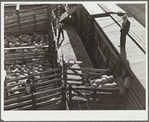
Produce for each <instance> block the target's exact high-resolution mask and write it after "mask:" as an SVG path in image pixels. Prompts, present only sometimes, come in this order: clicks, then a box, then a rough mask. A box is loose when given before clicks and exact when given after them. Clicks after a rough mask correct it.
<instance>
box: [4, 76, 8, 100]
mask: <svg viewBox="0 0 149 122" xmlns="http://www.w3.org/2000/svg"><path fill="white" fill-rule="evenodd" d="M6 86H7V82H6V78H5V80H4V97H5V99H6V100H7V99H8V91H7V89H5V87H6Z"/></svg>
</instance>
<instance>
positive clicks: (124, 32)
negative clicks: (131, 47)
mask: <svg viewBox="0 0 149 122" xmlns="http://www.w3.org/2000/svg"><path fill="white" fill-rule="evenodd" d="M122 19H123V24H122V27H121V30H120V32H121V37H120V45H119V47H125V43H126V35H127V34H128V31H129V28H130V22H129V20H128V16H127V14H124V15H123V18H122Z"/></svg>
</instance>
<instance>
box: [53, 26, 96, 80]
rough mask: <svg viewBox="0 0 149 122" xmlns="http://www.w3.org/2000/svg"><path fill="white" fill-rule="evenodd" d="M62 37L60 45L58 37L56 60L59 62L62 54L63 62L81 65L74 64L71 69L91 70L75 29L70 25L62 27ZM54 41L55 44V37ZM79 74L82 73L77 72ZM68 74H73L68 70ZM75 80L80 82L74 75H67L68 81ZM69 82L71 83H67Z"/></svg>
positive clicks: (90, 64) (89, 62)
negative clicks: (79, 62)
mask: <svg viewBox="0 0 149 122" xmlns="http://www.w3.org/2000/svg"><path fill="white" fill-rule="evenodd" d="M64 37H65V39H64V40H63V42H62V43H61V40H62V37H60V43H61V45H60V47H59V48H58V59H59V60H61V56H62V54H63V56H64V59H65V61H66V62H67V61H81V62H82V63H81V64H80V65H78V64H75V65H73V66H72V68H86V67H90V68H92V67H93V66H92V63H91V61H90V59H89V57H88V55H87V52H86V50H85V49H84V46H83V44H82V42H81V39H80V38H79V36H78V34H77V32H76V30H75V28H73V27H72V26H71V25H68V26H64ZM55 40H56V42H57V37H55ZM77 72H78V73H79V74H81V73H82V71H77ZM68 73H74V72H72V71H71V70H68ZM69 78H70V79H74V81H72V82H75V79H77V80H81V77H80V76H76V75H68V79H69ZM68 82H71V81H68Z"/></svg>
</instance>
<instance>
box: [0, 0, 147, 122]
mask: <svg viewBox="0 0 149 122" xmlns="http://www.w3.org/2000/svg"><path fill="white" fill-rule="evenodd" d="M82 2H83V1H78V2H69V1H68V2H64V1H63V2H62V1H57V2H42V1H41V2H39V1H37V2H1V90H2V91H1V119H2V120H4V121H79V120H81V121H113V120H115V121H117V120H122V121H129V120H130V121H135V120H137V121H139V120H140V121H143V120H148V98H147V99H146V110H106V111H105V110H99V111H98V110H92V111H84V110H82V111H61V110H59V111H53V110H52V111H4V110H3V108H4V107H3V106H4V103H3V101H4V95H3V89H4V87H3V86H4V83H3V81H4V18H3V17H4V4H6V3H7V4H10V3H13V4H16V3H24V4H53V3H55V4H59V3H61V4H64V3H71V4H76V3H82ZM86 2H88V1H86ZM95 2H96V3H98V1H95ZM99 2H100V1H99ZM102 2H108V3H110V2H114V1H102ZM90 3H92V2H90ZM100 3H101V2H100ZM114 3H120V4H126V3H129V4H137V3H144V4H146V39H147V40H148V33H147V32H148V28H147V27H148V20H147V18H148V11H147V10H148V4H147V2H144V1H120V2H117V1H115V2H114ZM146 44H147V48H146V49H147V50H148V41H147V43H146ZM147 56H148V52H147V54H146V60H147V62H146V67H147V70H146V76H147V77H146V78H147V80H146V81H148V57H147ZM146 86H147V88H146V89H147V90H146V97H147V96H148V83H147V85H146Z"/></svg>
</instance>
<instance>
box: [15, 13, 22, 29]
mask: <svg viewBox="0 0 149 122" xmlns="http://www.w3.org/2000/svg"><path fill="white" fill-rule="evenodd" d="M16 14H17V18H18V26H19V29H20V28H21V25H20V17H19V15H20V12H19V10H16Z"/></svg>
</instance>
